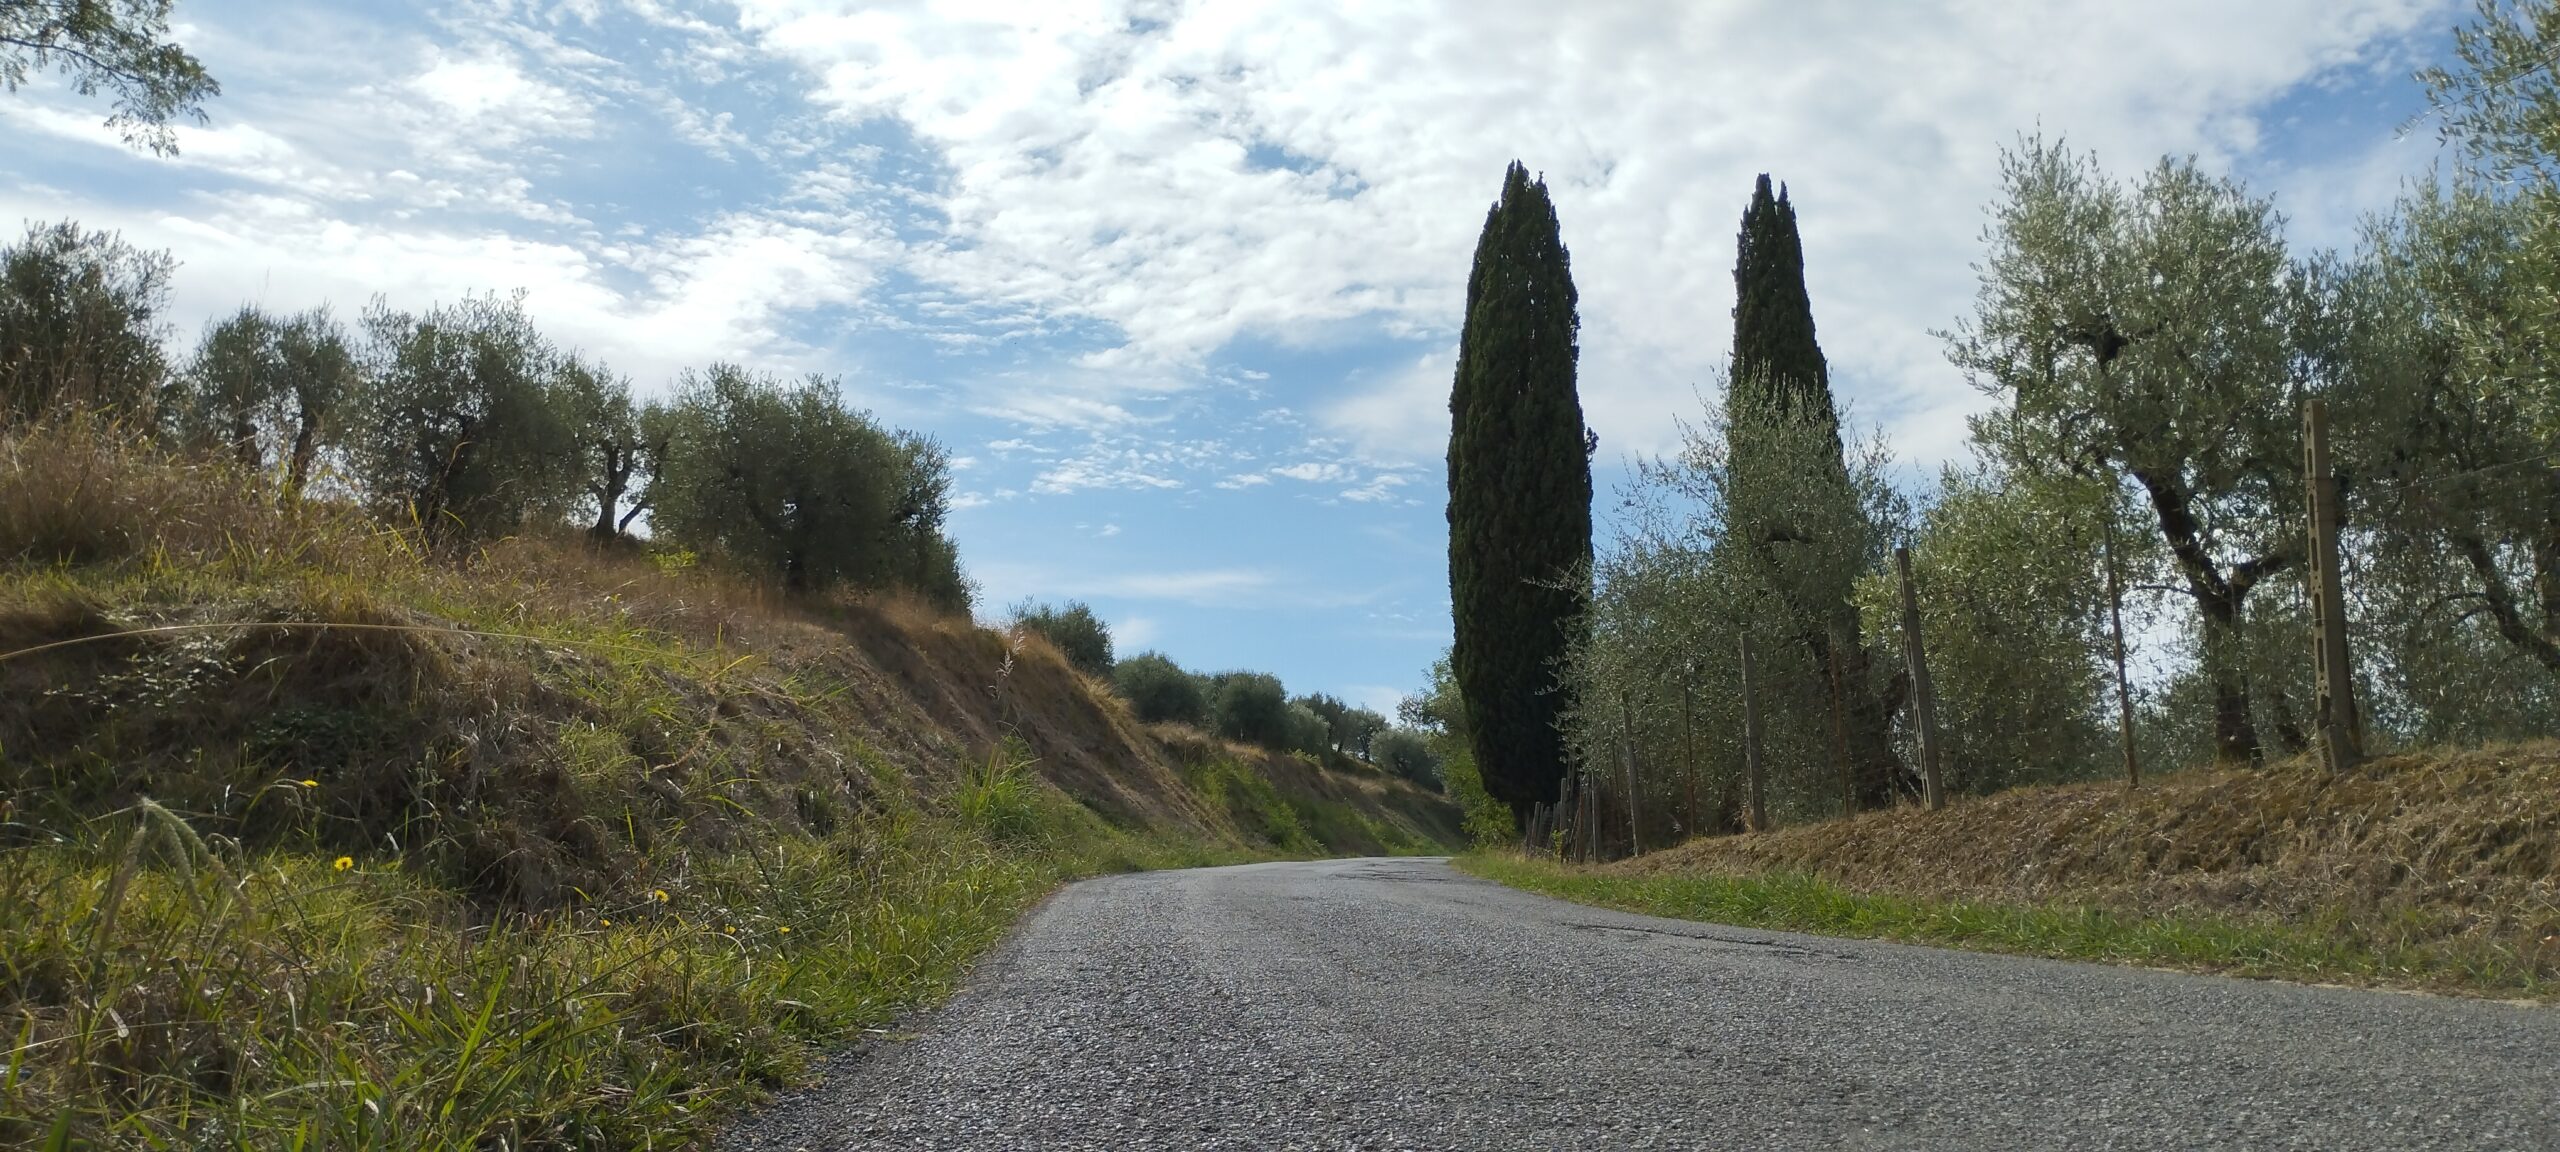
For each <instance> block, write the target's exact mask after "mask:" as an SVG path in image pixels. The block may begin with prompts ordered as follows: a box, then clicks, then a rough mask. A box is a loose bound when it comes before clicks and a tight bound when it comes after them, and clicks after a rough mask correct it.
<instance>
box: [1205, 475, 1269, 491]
mask: <svg viewBox="0 0 2560 1152" xmlns="http://www.w3.org/2000/svg"><path fill="white" fill-rule="evenodd" d="M1270 482H1271V478H1270V477H1268V476H1265V475H1263V474H1262V473H1259V472H1238V473H1236V474H1235V475H1233V476H1229V477H1227V478H1226V479H1224V480H1220V481H1218V484H1217V486H1218V487H1220V488H1224V489H1226V490H1228V491H1230V492H1234V491H1241V490H1243V489H1246V488H1259V487H1261V486H1263V485H1265V484H1268V483H1270Z"/></svg>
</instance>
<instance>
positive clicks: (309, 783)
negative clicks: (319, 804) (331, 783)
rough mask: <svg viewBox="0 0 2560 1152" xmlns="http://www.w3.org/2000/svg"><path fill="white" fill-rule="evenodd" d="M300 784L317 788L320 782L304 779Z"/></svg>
mask: <svg viewBox="0 0 2560 1152" xmlns="http://www.w3.org/2000/svg"><path fill="white" fill-rule="evenodd" d="M302 786H303V787H305V788H317V787H319V786H320V782H319V781H317V780H305V781H303V782H302Z"/></svg>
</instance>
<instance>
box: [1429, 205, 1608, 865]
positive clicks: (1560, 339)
mask: <svg viewBox="0 0 2560 1152" xmlns="http://www.w3.org/2000/svg"><path fill="white" fill-rule="evenodd" d="M1574 303H1575V296H1574V290H1573V272H1572V268H1571V265H1570V262H1569V260H1568V259H1567V256H1566V253H1565V247H1564V242H1563V240H1562V239H1561V238H1560V237H1559V236H1558V235H1557V229H1556V212H1555V205H1554V204H1553V203H1552V202H1551V201H1549V200H1548V199H1547V186H1546V183H1545V182H1544V181H1542V180H1532V179H1530V178H1529V171H1528V169H1526V168H1523V167H1521V166H1520V164H1519V163H1518V162H1517V161H1514V162H1513V163H1512V165H1511V168H1510V170H1509V171H1508V172H1507V173H1505V175H1504V177H1503V183H1502V198H1501V199H1500V200H1499V201H1496V202H1495V204H1494V205H1493V209H1492V211H1490V212H1488V213H1487V214H1486V215H1485V221H1484V234H1483V235H1482V236H1481V237H1480V238H1478V239H1477V241H1476V258H1475V269H1474V271H1472V272H1471V273H1469V274H1468V276H1467V319H1466V328H1465V330H1464V332H1463V333H1462V335H1461V336H1460V337H1459V341H1458V373H1457V379H1456V382H1455V383H1454V384H1453V385H1452V387H1451V388H1450V390H1449V601H1450V610H1451V613H1452V615H1453V616H1454V617H1455V623H1456V625H1457V637H1456V644H1455V646H1454V647H1453V648H1452V650H1451V652H1450V665H1451V670H1452V671H1453V672H1454V673H1455V674H1456V678H1457V683H1458V692H1459V695H1460V696H1461V697H1462V698H1463V699H1464V700H1465V702H1466V718H1467V733H1468V738H1469V742H1470V743H1471V744H1472V745H1473V747H1474V751H1475V758H1476V767H1477V769H1478V771H1480V772H1481V773H1482V774H1483V777H1484V786H1485V791H1486V792H1488V793H1490V794H1492V795H1493V797H1494V798H1495V799H1498V800H1501V801H1503V802H1504V803H1507V804H1509V805H1510V806H1511V811H1512V814H1513V817H1514V818H1515V819H1518V820H1525V819H1526V818H1527V815H1528V812H1529V809H1530V807H1531V806H1532V805H1533V804H1536V803H1537V802H1539V801H1546V800H1554V799H1555V798H1556V786H1557V785H1558V784H1559V783H1560V782H1561V781H1562V780H1563V778H1564V771H1565V755H1566V753H1565V744H1564V737H1563V735H1562V733H1560V732H1559V731H1558V730H1557V727H1556V721H1557V718H1558V717H1559V715H1561V714H1562V713H1563V712H1564V711H1565V709H1566V708H1567V706H1568V704H1569V701H1568V700H1567V699H1566V698H1565V696H1564V693H1563V691H1562V687H1561V685H1560V684H1559V682H1558V679H1557V675H1556V673H1557V669H1558V668H1559V666H1560V665H1561V664H1562V661H1563V657H1564V655H1565V650H1566V646H1567V643H1568V641H1569V640H1570V638H1571V635H1572V632H1571V630H1572V629H1573V628H1574V627H1576V626H1577V625H1578V622H1579V620H1580V619H1581V616H1582V610H1583V607H1584V605H1585V604H1586V603H1587V602H1588V601H1589V599H1590V596H1589V592H1588V588H1587V585H1586V583H1585V581H1587V580H1588V578H1589V577H1588V572H1589V570H1590V563H1591V458H1590V448H1589V444H1588V442H1587V441H1586V440H1585V438H1584V432H1583V426H1582V400H1581V398H1580V396H1579V395H1578V394H1577V393H1576V392H1575V391H1574V378H1573V377H1574V362H1575V360H1576V358H1577V356H1578V355H1579V351H1580V350H1579V348H1578V347H1577V344H1576V340H1577V336H1578V333H1579V332H1580V330H1581V326H1582V322H1581V320H1580V319H1579V318H1578V317H1577V316H1576V315H1575V313H1574Z"/></svg>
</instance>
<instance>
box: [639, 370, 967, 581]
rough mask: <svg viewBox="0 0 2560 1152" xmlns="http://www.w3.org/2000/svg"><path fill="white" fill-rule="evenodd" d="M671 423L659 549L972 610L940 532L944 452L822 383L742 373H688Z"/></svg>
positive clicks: (954, 555) (655, 512) (657, 524)
mask: <svg viewBox="0 0 2560 1152" xmlns="http://www.w3.org/2000/svg"><path fill="white" fill-rule="evenodd" d="M664 419H665V422H666V423H665V435H666V440H665V444H666V447H665V453H664V457H663V459H662V461H661V462H660V464H659V466H658V468H657V471H656V473H655V474H654V475H653V476H651V477H650V480H649V485H648V489H647V496H646V498H647V500H648V501H649V507H650V509H651V512H650V523H651V524H652V526H653V528H654V531H655V534H656V536H657V537H658V538H659V539H662V540H665V541H668V542H669V543H672V544H675V545H677V546H679V547H685V548H692V549H696V550H699V551H703V552H706V553H711V554H715V555H719V556H724V557H727V558H729V559H730V560H731V561H733V562H735V563H737V564H739V565H742V566H744V567H745V568H747V569H749V570H751V571H755V572H759V573H762V574H765V575H767V576H770V577H772V578H773V579H775V580H777V581H778V582H780V584H781V585H782V586H783V587H784V588H786V589H789V590H791V591H795V592H811V591H818V590H822V589H825V588H829V587H833V586H837V585H852V586H855V587H861V588H884V587H893V586H895V587H904V588H908V589H911V590H914V591H916V592H918V593H920V594H922V595H924V596H925V597H926V598H927V599H929V600H931V601H933V602H934V603H936V604H938V605H941V606H943V607H946V608H951V609H955V610H959V609H966V608H967V607H968V601H969V590H968V585H967V582H966V581H965V580H964V579H963V578H962V577H961V575H960V567H959V553H958V551H957V550H956V549H955V548H954V547H953V546H952V544H951V542H950V540H949V538H948V537H946V536H944V535H943V533H942V523H943V518H944V516H945V515H946V514H947V512H948V510H949V499H948V497H949V491H950V483H951V479H950V461H949V457H948V455H947V454H946V453H945V452H944V451H943V449H942V447H941V445H939V444H937V443H935V442H934V441H932V440H930V439H927V438H924V437H920V436H914V435H910V434H907V433H903V432H895V431H892V430H890V429H887V428H883V427H882V426H880V424H879V423H878V422H876V421H874V420H873V419H872V418H871V416H870V415H869V414H868V413H865V412H862V411H859V410H857V409H854V408H851V407H849V406H847V405H846V404H845V403H844V400H843V398H842V396H841V395H840V392H839V389H838V386H837V385H836V383H835V382H834V381H832V380H830V379H827V378H825V377H821V376H811V377H807V378H805V379H803V380H801V381H799V382H797V383H792V384H785V383H783V382H781V381H779V380H777V379H775V378H773V377H771V376H768V375H763V374H759V373H754V372H750V371H748V370H746V369H744V368H741V367H738V366H736V365H733V364H717V365H713V366H712V367H711V368H710V369H709V370H707V371H704V372H699V373H697V372H687V373H685V375H684V377H683V379H682V380H681V381H680V382H679V384H678V387H677V394H676V397H675V399H674V401H673V402H672V403H671V404H669V405H668V408H667V413H666V416H665V417H664Z"/></svg>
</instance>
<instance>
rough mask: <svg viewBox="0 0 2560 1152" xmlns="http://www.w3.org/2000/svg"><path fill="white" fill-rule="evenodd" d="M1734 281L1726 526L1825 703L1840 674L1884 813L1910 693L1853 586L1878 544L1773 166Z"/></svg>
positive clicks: (1870, 791)
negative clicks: (1867, 635) (1881, 661)
mask: <svg viewBox="0 0 2560 1152" xmlns="http://www.w3.org/2000/svg"><path fill="white" fill-rule="evenodd" d="M1733 287H1734V305H1733V362H1732V374H1731V377H1730V380H1729V384H1728V387H1729V391H1728V393H1727V395H1726V409H1725V410H1726V437H1727V441H1726V442H1727V448H1728V460H1729V463H1730V466H1731V468H1732V469H1733V480H1732V484H1733V487H1732V491H1733V493H1734V498H1733V500H1732V506H1731V507H1730V508H1729V509H1728V514H1729V518H1730V523H1729V528H1730V529H1731V532H1732V534H1733V535H1734V536H1736V537H1738V538H1739V539H1738V542H1739V543H1741V544H1742V545H1743V546H1744V547H1746V548H1747V549H1748V550H1749V552H1750V554H1751V556H1752V558H1753V559H1754V561H1755V563H1756V564H1757V566H1758V568H1759V570H1760V571H1761V573H1762V574H1763V575H1764V576H1765V577H1767V578H1768V580H1769V582H1770V585H1771V588H1772V590H1773V591H1774V592H1776V593H1777V595H1778V598H1779V601H1780V602H1781V603H1782V604H1784V605H1785V608H1786V617H1787V619H1786V620H1785V621H1784V623H1783V627H1784V628H1785V629H1786V630H1787V631H1789V632H1791V633H1793V634H1794V636H1795V638H1796V642H1798V643H1800V644H1802V645H1803V648H1804V651H1805V655H1806V657H1807V658H1808V659H1809V661H1810V667H1811V671H1812V674H1813V676H1814V677H1815V678H1816V679H1817V680H1819V681H1822V682H1823V684H1822V687H1823V691H1821V692H1818V693H1816V694H1815V696H1816V697H1817V698H1818V699H1823V700H1824V702H1825V703H1828V699H1827V698H1828V696H1829V694H1830V692H1829V689H1830V684H1829V681H1830V679H1831V673H1832V672H1833V671H1834V670H1835V668H1836V670H1837V672H1838V673H1839V690H1840V693H1841V700H1840V707H1841V709H1842V719H1843V721H1844V724H1843V728H1844V729H1845V731H1844V735H1845V736H1846V737H1847V743H1848V752H1849V762H1850V766H1851V771H1852V774H1853V778H1854V785H1855V790H1856V792H1857V795H1858V803H1859V805H1860V806H1861V807H1865V808H1874V807H1880V806H1883V805H1886V804H1889V803H1891V802H1892V799H1893V788H1894V781H1895V780H1896V779H1897V778H1898V777H1899V775H1900V760H1899V758H1898V757H1897V756H1896V754H1895V752H1894V750H1893V741H1892V722H1893V714H1894V713H1895V712H1896V711H1899V710H1900V707H1901V695H1902V694H1903V691H1904V689H1903V688H1902V687H1901V681H1900V680H1899V679H1898V678H1897V679H1896V680H1894V681H1893V682H1892V683H1891V684H1890V685H1888V686H1887V687H1886V688H1885V689H1884V690H1883V691H1881V692H1880V691H1878V689H1877V687H1876V685H1875V683H1874V676H1873V671H1872V661H1871V660H1870V658H1869V656H1868V653H1867V650H1866V646H1865V644H1864V642H1863V641H1862V640H1861V635H1862V633H1861V630H1860V627H1859V619H1858V607H1857V604H1856V602H1855V601H1854V600H1852V599H1851V593H1852V591H1853V589H1854V587H1855V584H1856V580H1857V577H1858V575H1859V572H1860V571H1862V570H1863V566H1864V565H1865V564H1866V563H1868V562H1871V561H1872V560H1873V556H1872V555H1871V552H1872V549H1873V546H1874V545H1875V544H1876V542H1877V541H1876V538H1875V533H1874V527H1873V525H1871V524H1870V523H1868V521H1867V518H1866V514H1865V511H1864V509H1863V508H1862V507H1861V504H1860V501H1859V498H1858V494H1857V492H1856V490H1855V489H1854V488H1853V487H1852V486H1851V484H1850V482H1849V470H1848V466H1847V463H1846V462H1845V461H1844V460H1843V459H1842V457H1841V440H1840V414H1839V409H1838V407H1837V406H1836V405H1835V404H1834V403H1833V402H1832V398H1831V373H1830V369H1829V366H1828V365H1827V364H1825V362H1824V360H1823V356H1822V346H1821V345H1820V344H1819V343H1818V342H1816V341H1815V339H1814V332H1813V301H1812V298H1811V297H1810V296H1809V295H1807V293H1806V292H1805V287H1804V242H1803V240H1802V239H1801V238H1799V236H1798V235H1797V232H1796V210H1795V205H1793V204H1791V203H1789V202H1788V200H1787V194H1786V190H1785V189H1784V188H1783V187H1781V188H1780V189H1779V190H1778V191H1777V192H1776V194H1774V195H1773V194H1771V192H1770V189H1769V177H1768V176H1767V175H1765V174H1764V175H1762V176H1761V177H1760V180H1759V183H1758V185H1757V186H1755V187H1754V188H1753V189H1752V192H1751V204H1750V206H1749V207H1748V208H1746V209H1744V210H1743V213H1742V233H1741V236H1740V237H1739V239H1738V242H1737V252H1736V254H1735V259H1734V265H1733ZM1807 433H1811V434H1810V435H1807Z"/></svg>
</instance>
